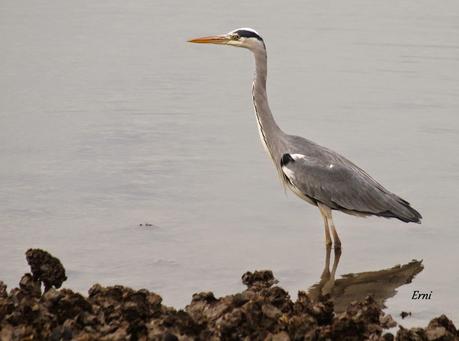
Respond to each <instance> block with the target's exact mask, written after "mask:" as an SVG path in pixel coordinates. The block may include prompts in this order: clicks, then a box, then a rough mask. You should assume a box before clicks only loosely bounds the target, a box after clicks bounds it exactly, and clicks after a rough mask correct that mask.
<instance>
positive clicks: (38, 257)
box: [26, 249, 67, 291]
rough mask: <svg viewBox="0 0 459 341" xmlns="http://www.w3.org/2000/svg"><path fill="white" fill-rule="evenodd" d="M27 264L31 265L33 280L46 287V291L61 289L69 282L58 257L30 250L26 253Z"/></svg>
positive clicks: (37, 250) (41, 251)
mask: <svg viewBox="0 0 459 341" xmlns="http://www.w3.org/2000/svg"><path fill="white" fill-rule="evenodd" d="M26 259H27V263H28V264H29V265H30V270H31V271H32V275H33V279H34V280H35V281H40V282H42V283H43V285H44V286H45V291H48V290H49V289H51V287H53V286H54V287H55V288H60V287H61V285H62V283H63V282H64V281H65V280H67V277H66V276H65V269H64V267H63V266H62V263H61V261H60V260H59V259H57V258H56V257H53V256H51V255H50V254H49V253H48V252H46V251H44V250H41V249H29V250H27V252H26Z"/></svg>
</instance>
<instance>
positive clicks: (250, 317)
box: [0, 249, 459, 341]
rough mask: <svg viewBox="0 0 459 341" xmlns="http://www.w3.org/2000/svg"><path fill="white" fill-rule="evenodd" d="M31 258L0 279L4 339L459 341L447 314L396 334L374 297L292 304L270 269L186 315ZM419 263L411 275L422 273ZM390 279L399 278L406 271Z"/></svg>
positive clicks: (195, 300)
mask: <svg viewBox="0 0 459 341" xmlns="http://www.w3.org/2000/svg"><path fill="white" fill-rule="evenodd" d="M26 258H27V262H28V263H29V265H30V266H31V273H27V274H25V275H23V276H22V278H21V279H20V282H19V286H18V287H17V288H13V289H12V290H10V291H8V290H7V287H6V285H4V284H3V282H1V281H0V340H1V341H3V340H79V341H83V340H168V341H172V340H273V341H274V340H276V341H284V340H459V333H458V330H457V329H456V327H455V326H454V324H453V322H452V321H451V320H449V319H448V318H447V317H446V316H444V315H442V316H440V317H437V318H435V319H433V320H432V321H430V323H429V324H428V326H426V327H419V328H411V329H405V328H403V327H402V326H399V327H398V330H396V331H395V332H394V333H395V335H394V334H393V333H392V331H393V330H394V329H391V330H390V331H388V329H390V328H394V327H396V325H397V324H396V322H395V321H394V320H393V319H392V317H391V316H390V315H387V314H385V313H384V311H383V310H382V308H381V304H380V302H378V299H375V298H374V297H373V296H366V297H365V298H364V299H362V300H360V301H357V300H355V301H349V302H348V300H346V304H345V305H344V303H343V302H340V303H339V305H340V309H339V311H337V310H335V307H334V304H335V303H334V300H333V295H332V294H333V293H326V294H324V295H323V294H322V293H321V290H318V289H317V287H316V289H315V290H312V292H311V293H307V292H305V291H300V292H298V298H297V299H296V300H292V298H291V297H290V295H289V293H288V292H286V291H285V290H284V289H282V288H281V287H279V286H278V285H277V280H276V279H275V277H274V275H273V273H272V272H271V271H269V270H265V271H255V272H246V273H245V274H243V276H242V282H243V283H244V284H245V285H246V286H247V289H245V290H244V291H242V292H239V293H236V294H233V295H228V296H224V297H221V298H217V297H215V296H214V294H213V293H211V292H201V293H196V294H194V295H193V297H192V299H191V303H190V304H189V305H187V306H186V307H185V309H183V310H176V309H174V308H172V307H167V306H165V305H163V304H162V299H161V297H160V296H159V295H158V294H156V293H153V292H151V291H148V290H145V289H141V290H133V289H131V288H128V287H124V286H121V285H116V286H111V287H102V286H101V285H99V284H95V285H93V286H92V287H91V288H90V289H89V291H88V295H87V296H83V295H81V294H79V293H77V292H74V291H72V290H69V289H65V288H64V289H59V288H60V286H61V285H62V283H63V282H64V281H65V280H66V275H65V269H64V267H63V266H62V264H61V262H60V261H59V260H58V259H57V258H55V257H53V256H52V255H50V254H49V253H48V252H46V251H43V250H39V249H30V250H28V251H27V253H26ZM413 264H414V263H413ZM413 264H411V265H410V266H408V268H409V269H410V271H409V273H414V272H416V271H417V270H412V267H413ZM390 273H391V274H393V276H392V275H391V278H399V275H398V274H399V273H400V268H394V269H392V270H391V272H390ZM374 275H375V274H374V273H365V274H364V275H362V277H359V278H364V279H367V278H371V277H372V276H374ZM325 277H327V276H324V278H325ZM324 281H325V280H324ZM395 281H398V279H397V280H395ZM364 282H365V281H364ZM322 289H323V286H322ZM390 291H391V292H392V289H390ZM312 296H314V297H312ZM335 301H336V300H335Z"/></svg>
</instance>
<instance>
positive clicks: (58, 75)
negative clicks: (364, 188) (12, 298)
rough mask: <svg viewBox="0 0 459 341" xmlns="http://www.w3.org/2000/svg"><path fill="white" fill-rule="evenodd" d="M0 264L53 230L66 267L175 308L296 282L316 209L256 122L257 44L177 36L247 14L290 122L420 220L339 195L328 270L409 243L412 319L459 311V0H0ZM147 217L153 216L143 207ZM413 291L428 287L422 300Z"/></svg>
mask: <svg viewBox="0 0 459 341" xmlns="http://www.w3.org/2000/svg"><path fill="white" fill-rule="evenodd" d="M0 7H1V10H0V32H1V33H2V34H1V35H0V44H1V46H2V48H1V50H0V66H1V70H2V77H0V90H1V95H0V99H1V102H0V105H1V107H0V109H1V110H0V162H1V168H0V181H1V186H0V191H1V195H0V235H1V248H0V259H1V262H0V278H1V279H2V280H4V281H5V282H6V283H7V284H8V285H9V286H10V287H11V286H13V285H15V284H17V282H18V280H19V278H20V276H21V274H22V273H24V272H26V271H27V266H26V263H25V257H24V252H25V250H26V249H27V248H29V247H41V248H44V249H47V250H48V251H50V252H51V253H53V254H54V255H56V256H57V257H59V258H60V259H61V260H62V262H63V264H64V266H65V267H66V269H67V271H68V277H69V280H68V281H67V282H66V286H68V287H70V288H73V289H76V290H80V291H82V292H86V290H87V289H88V288H89V286H90V285H91V284H92V283H94V282H99V283H101V284H104V285H109V284H115V283H122V284H125V285H129V286H133V287H135V288H141V287H146V288H148V289H151V290H154V291H156V292H158V293H159V294H161V295H162V296H163V298H164V301H165V303H166V304H168V305H173V306H177V307H183V306H184V305H186V304H187V303H188V302H189V301H190V298H191V294H192V293H193V292H196V291H202V290H212V291H214V292H215V293H216V294H217V295H224V294H227V293H232V292H234V291H236V290H240V289H241V288H242V284H241V283H240V280H239V278H240V276H241V275H242V273H243V272H245V271H246V270H253V269H263V268H269V269H272V270H273V271H274V273H275V276H276V277H277V278H278V279H279V280H280V285H281V286H283V287H285V288H286V289H288V290H289V291H290V292H291V293H292V295H296V292H297V290H300V289H301V290H307V289H308V288H309V287H311V285H313V284H314V283H317V282H319V280H320V276H321V274H322V270H323V266H324V257H325V248H324V246H323V228H322V221H321V218H320V214H319V212H318V210H317V209H316V208H314V207H312V206H309V205H307V204H305V203H303V202H302V201H301V200H299V199H297V198H296V197H295V196H293V195H292V194H290V193H288V194H287V195H285V194H284V192H283V191H282V188H281V185H280V183H279V182H278V180H277V179H276V175H275V171H274V168H273V167H272V164H271V161H270V160H269V159H268V157H267V156H266V155H265V153H264V151H263V149H262V146H261V143H260V141H259V140H258V134H257V131H256V124H255V119H254V115H253V112H252V104H251V94H250V90H251V81H252V80H251V78H252V74H253V61H252V57H251V56H250V54H249V53H248V52H247V51H244V50H238V49H234V48H223V47H217V46H198V45H191V44H187V43H185V41H186V40H187V39H188V38H191V37H195V36H201V35H207V34H214V33H223V32H227V31H229V30H231V29H234V28H237V27H241V26H251V27H254V28H256V29H257V30H258V31H259V32H261V34H262V35H263V36H264V37H265V41H266V43H267V46H268V55H269V69H270V75H269V80H268V83H269V84H268V88H269V95H270V103H271V107H272V110H273V112H274V114H275V116H276V118H277V120H278V123H279V124H280V126H281V127H282V128H283V129H284V130H285V131H287V132H289V133H294V134H298V135H303V136H305V137H308V138H310V139H312V140H314V141H316V142H319V143H321V144H324V145H326V146H327V147H330V148H332V149H334V150H336V151H338V152H340V153H342V154H344V155H345V156H347V157H348V158H350V159H351V160H353V161H354V162H356V163H357V164H359V165H360V166H361V167H362V168H364V169H365V170H367V171H368V172H369V173H370V174H371V175H372V176H373V177H375V178H376V179H377V180H379V181H380V182H382V183H383V184H384V185H385V186H386V187H387V188H389V189H390V190H392V191H394V192H395V193H397V194H399V195H401V196H402V197H403V198H405V199H407V200H408V201H410V202H411V203H412V204H413V206H414V207H416V208H417V209H418V210H419V211H420V212H421V213H422V214H423V216H424V220H423V224H422V225H416V224H404V223H402V222H398V221H394V220H384V219H377V218H368V219H359V218H356V217H350V216H345V215H343V214H339V213H338V214H336V217H335V221H336V224H337V226H338V230H339V233H340V236H341V239H342V241H343V244H344V249H343V254H342V255H341V259H340V264H339V266H338V268H337V272H336V279H338V278H339V277H340V276H341V275H342V274H346V273H361V272H366V271H379V270H384V269H388V268H391V267H393V266H394V265H396V264H406V263H409V262H410V261H411V260H412V259H418V260H421V259H422V260H423V265H424V270H423V271H422V272H420V273H419V274H418V275H417V276H416V277H415V278H414V280H413V282H412V283H410V284H407V285H404V286H401V287H400V288H398V289H397V290H398V293H397V294H396V295H395V296H393V297H391V298H388V299H387V301H386V305H387V306H388V311H389V312H390V313H392V314H394V316H397V317H398V314H399V313H400V312H401V311H402V310H406V311H411V312H412V316H411V317H410V318H408V319H406V320H403V322H402V323H403V324H404V325H406V326H409V325H413V324H418V323H423V324H425V322H426V321H427V320H428V319H430V318H432V317H434V316H436V315H439V314H440V313H446V314H447V315H448V316H449V317H451V318H453V320H454V321H455V322H456V324H458V323H459V308H458V307H459V304H458V303H459V302H458V299H457V295H456V288H457V283H458V282H459V271H458V265H457V261H458V259H459V257H458V256H459V251H458V249H457V244H458V240H459V232H458V229H457V226H458V221H459V210H457V208H456V203H457V202H458V200H459V186H457V184H458V180H459V175H458V174H459V157H458V154H459V153H458V145H459V119H458V116H457V115H458V112H459V96H458V93H459V41H458V39H457V37H458V36H459V24H458V23H459V3H457V2H456V1H444V2H442V3H441V5H440V4H438V3H437V2H434V1H414V0H413V1H404V2H402V3H400V2H396V1H384V2H371V3H370V2H367V1H363V0H362V1H357V0H352V1H347V2H346V3H330V2H325V1H309V2H303V1H296V2H290V3H289V6H288V7H286V6H285V5H283V4H282V3H281V2H274V1H269V2H264V4H263V5H262V6H261V5H256V4H255V3H251V2H241V3H216V2H214V1H202V2H200V3H191V2H178V1H168V2H163V3H160V2H153V1H136V2H135V3H131V2H126V1H121V0H116V1H99V2H98V3H95V2H94V1H79V2H70V1H57V0H41V1H35V2H26V1H24V0H14V1H12V0H4V1H2V2H1V4H0ZM145 223H149V224H152V225H153V226H148V227H145V226H142V227H140V226H139V224H145ZM413 290H420V291H422V292H430V291H432V292H433V293H432V299H431V300H424V301H415V300H412V299H411V296H412V293H413Z"/></svg>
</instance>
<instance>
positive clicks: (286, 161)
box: [280, 154, 295, 167]
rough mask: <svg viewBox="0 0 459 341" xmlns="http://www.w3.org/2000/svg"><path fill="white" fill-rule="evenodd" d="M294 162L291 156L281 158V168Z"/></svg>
mask: <svg viewBox="0 0 459 341" xmlns="http://www.w3.org/2000/svg"><path fill="white" fill-rule="evenodd" d="M294 161H295V160H293V158H292V157H291V156H290V154H284V155H282V157H281V160H280V164H281V167H283V166H285V165H288V164H289V162H294Z"/></svg>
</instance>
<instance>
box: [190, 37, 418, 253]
mask: <svg viewBox="0 0 459 341" xmlns="http://www.w3.org/2000/svg"><path fill="white" fill-rule="evenodd" d="M190 42H194V43H211V44H225V45H232V46H236V47H243V48H247V49H249V50H251V51H252V52H253V54H254V56H255V66H256V72H255V79H254V82H253V87H252V97H253V104H254V109H255V114H256V120H257V125H258V129H259V133H260V138H261V141H262V143H263V145H264V146H265V148H266V150H267V152H268V154H269V156H270V157H271V159H272V160H273V162H274V165H275V167H276V170H277V172H278V174H279V177H280V178H281V181H282V182H283V184H284V185H285V186H287V187H288V188H290V189H291V190H292V191H293V192H294V193H295V194H297V195H298V196H299V197H300V198H302V199H304V200H305V201H307V202H309V203H311V204H313V205H316V206H318V207H319V209H320V212H321V214H322V216H323V218H324V223H325V237H326V242H327V245H328V244H331V238H330V232H329V229H330V228H331V229H332V232H333V239H334V241H335V246H337V247H340V245H341V242H340V240H339V237H338V234H337V232H336V230H335V226H334V223H333V220H332V216H331V210H339V211H342V212H344V213H348V214H353V215H362V216H367V215H376V216H381V217H386V218H397V219H400V220H401V221H404V222H416V223H419V222H420V220H421V218H422V217H421V215H420V214H419V212H417V211H416V210H415V209H414V208H412V207H411V206H410V204H409V203H408V202H407V201H405V200H403V199H402V198H400V197H398V196H397V195H395V194H393V193H391V192H390V191H388V190H386V189H385V188H384V187H383V186H382V185H381V184H379V183H378V182H377V181H375V180H374V179H373V178H372V177H370V176H369V175H368V174H367V173H366V172H365V171H363V170H362V169H361V168H359V167H357V166H356V165H355V164H353V163H352V162H351V161H349V160H347V159H346V158H345V157H344V156H341V155H340V154H338V153H336V152H334V151H332V150H330V149H327V148H325V147H322V146H320V145H318V144H316V143H314V142H312V141H309V140H307V139H304V138H302V137H299V136H293V135H288V134H286V133H284V132H283V131H282V130H281V129H280V128H279V126H278V125H277V123H276V121H275V120H274V117H273V115H272V113H271V109H270V107H269V104H268V96H267V93H266V79H267V54H266V45H265V43H264V41H263V39H262V38H261V37H260V35H259V34H258V33H257V32H256V31H254V30H252V29H248V28H244V29H238V30H234V31H231V32H229V33H228V34H225V35H219V36H210V37H203V38H196V39H193V40H190Z"/></svg>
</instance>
